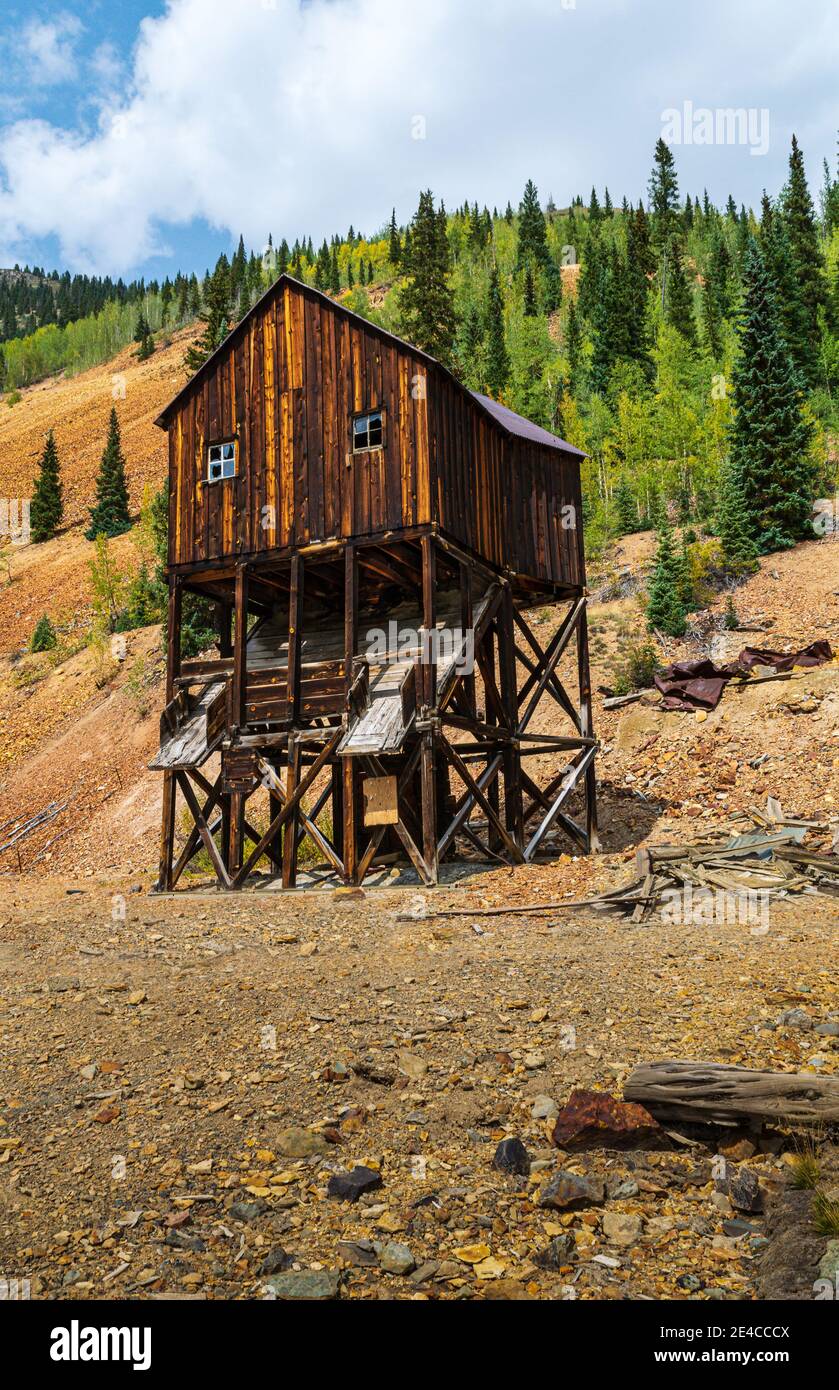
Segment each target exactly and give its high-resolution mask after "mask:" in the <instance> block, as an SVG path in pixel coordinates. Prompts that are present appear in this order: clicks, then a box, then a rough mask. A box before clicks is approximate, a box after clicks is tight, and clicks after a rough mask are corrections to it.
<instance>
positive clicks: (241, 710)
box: [232, 564, 248, 729]
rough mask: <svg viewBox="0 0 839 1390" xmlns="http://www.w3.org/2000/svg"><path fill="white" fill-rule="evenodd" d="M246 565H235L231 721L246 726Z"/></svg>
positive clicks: (242, 727) (235, 724) (237, 725)
mask: <svg viewBox="0 0 839 1390" xmlns="http://www.w3.org/2000/svg"><path fill="white" fill-rule="evenodd" d="M247 648H248V567H247V565H245V564H241V565H237V566H236V631H235V635H234V644H233V694H232V703H233V710H232V713H233V723H234V726H235V727H236V728H237V729H246V728H247V723H248V720H247V712H246V708H245V704H246V699H247V680H248V677H247Z"/></svg>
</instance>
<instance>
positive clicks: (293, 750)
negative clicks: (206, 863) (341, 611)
mask: <svg viewBox="0 0 839 1390" xmlns="http://www.w3.org/2000/svg"><path fill="white" fill-rule="evenodd" d="M292 563H293V561H292ZM299 781H300V746H299V744H298V743H297V740H296V739H293V738H292V739H289V741H288V774H287V776H286V803H288V802H289V801H290V800H291V798H292V797H293V796H294V793H295V790H296V788H297V784H298V783H299ZM299 824H300V798H299V797H298V798H297V802H296V804H295V806H294V809H293V810H292V811H291V813H290V815H289V817H288V819H287V821H286V823H285V829H284V831H283V888H293V887H294V886H295V884H296V883H297V827H298V825H299Z"/></svg>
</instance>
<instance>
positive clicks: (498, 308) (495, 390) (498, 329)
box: [486, 265, 510, 400]
mask: <svg viewBox="0 0 839 1390" xmlns="http://www.w3.org/2000/svg"><path fill="white" fill-rule="evenodd" d="M486 325H487V364H486V384H487V389H488V391H489V394H490V395H491V396H493V397H494V398H495V399H496V400H497V399H498V398H499V396H500V395H501V392H502V391H503V390H504V387H505V386H506V385H507V382H508V381H509V379H510V354H509V353H508V351H507V343H506V339H505V337H504V298H503V295H502V293H501V282H500V280H499V278H498V267H497V266H495V265H494V266H493V267H492V272H491V274H490V277H489V296H488V299H487V310H486Z"/></svg>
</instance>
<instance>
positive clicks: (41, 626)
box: [29, 613, 58, 652]
mask: <svg viewBox="0 0 839 1390" xmlns="http://www.w3.org/2000/svg"><path fill="white" fill-rule="evenodd" d="M57 643H58V638H57V637H56V635H55V628H54V627H53V625H52V623H51V622H50V620H49V618H48V617H47V615H46V613H45V614H44V616H43V617H42V618H39V619H38V621H37V623H36V624H35V631H34V632H33V634H32V641H31V642H30V644H29V650H30V651H32V652H50V651H52V649H53V647H55V646H56V645H57Z"/></svg>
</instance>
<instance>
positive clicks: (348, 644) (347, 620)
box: [344, 545, 358, 812]
mask: <svg viewBox="0 0 839 1390" xmlns="http://www.w3.org/2000/svg"><path fill="white" fill-rule="evenodd" d="M357 651H358V552H357V550H356V548H355V546H354V545H348V546H347V547H346V548H345V550H344V662H345V667H344V681H345V685H346V692H347V695H349V693H350V688H351V686H352V683H353V663H354V661H355V655H356V652H357ZM345 788H346V781H345ZM344 810H345V812H346V798H345V800H344Z"/></svg>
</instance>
